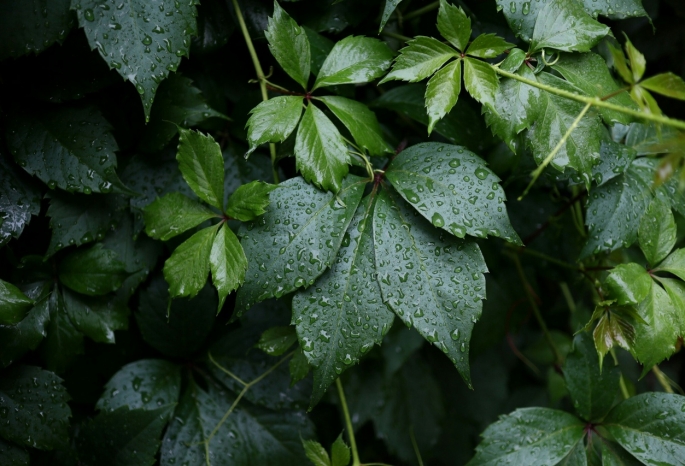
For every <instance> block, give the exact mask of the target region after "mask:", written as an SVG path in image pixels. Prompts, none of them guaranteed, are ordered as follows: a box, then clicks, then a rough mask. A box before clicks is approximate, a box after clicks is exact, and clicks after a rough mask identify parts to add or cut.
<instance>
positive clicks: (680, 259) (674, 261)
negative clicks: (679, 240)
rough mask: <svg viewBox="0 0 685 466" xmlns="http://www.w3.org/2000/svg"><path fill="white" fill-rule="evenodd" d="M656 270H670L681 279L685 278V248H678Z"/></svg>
mask: <svg viewBox="0 0 685 466" xmlns="http://www.w3.org/2000/svg"><path fill="white" fill-rule="evenodd" d="M654 272H670V273H672V274H673V275H675V276H676V277H678V278H680V279H681V280H685V249H676V250H675V251H673V253H672V254H671V255H670V256H668V257H667V258H666V259H664V261H663V262H662V263H661V264H659V266H658V267H657V268H656V269H654Z"/></svg>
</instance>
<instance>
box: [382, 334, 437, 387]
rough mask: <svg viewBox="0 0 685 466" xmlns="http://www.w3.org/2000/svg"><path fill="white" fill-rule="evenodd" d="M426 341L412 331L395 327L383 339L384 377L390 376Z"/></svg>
mask: <svg viewBox="0 0 685 466" xmlns="http://www.w3.org/2000/svg"><path fill="white" fill-rule="evenodd" d="M425 341H426V340H424V339H423V337H422V336H421V335H420V334H419V333H418V332H417V331H416V330H414V329H411V328H406V327H400V326H396V327H395V328H394V329H393V330H392V331H391V332H390V333H389V334H388V335H386V336H385V338H383V346H381V351H382V352H383V358H384V359H385V375H386V376H388V377H389V376H392V375H393V374H394V373H395V372H397V371H398V370H399V369H400V368H401V367H402V366H403V365H404V363H405V362H407V359H409V358H410V357H411V355H413V354H414V353H416V352H417V351H418V350H419V349H421V347H422V346H423V343H424V342H425Z"/></svg>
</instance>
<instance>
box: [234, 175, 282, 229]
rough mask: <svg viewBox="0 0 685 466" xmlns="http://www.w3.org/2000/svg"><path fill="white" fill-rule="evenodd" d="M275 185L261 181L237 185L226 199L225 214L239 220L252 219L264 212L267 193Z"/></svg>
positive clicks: (267, 200) (267, 198) (267, 199)
mask: <svg viewBox="0 0 685 466" xmlns="http://www.w3.org/2000/svg"><path fill="white" fill-rule="evenodd" d="M274 189H276V186H275V185H273V184H269V183H264V182H263V181H252V182H251V183H247V184H244V185H242V186H241V187H239V188H238V189H236V190H235V192H234V193H233V194H232V195H231V197H230V198H229V199H228V204H227V205H226V214H227V215H228V216H229V217H231V218H235V219H237V220H240V221H241V222H248V221H250V220H254V219H255V218H257V217H259V216H260V215H262V214H264V212H266V208H267V207H268V206H269V193H270V192H271V191H273V190H274Z"/></svg>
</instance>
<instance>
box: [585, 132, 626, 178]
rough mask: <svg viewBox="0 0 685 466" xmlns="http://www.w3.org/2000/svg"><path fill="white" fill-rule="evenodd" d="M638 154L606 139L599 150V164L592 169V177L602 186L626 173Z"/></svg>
mask: <svg viewBox="0 0 685 466" xmlns="http://www.w3.org/2000/svg"><path fill="white" fill-rule="evenodd" d="M636 155H637V153H636V152H635V150H634V149H633V148H631V147H628V146H626V145H624V144H619V143H617V142H614V141H612V140H611V139H609V138H606V139H605V140H603V141H602V145H601V147H600V149H599V162H597V165H595V166H594V167H592V172H593V175H592V177H593V178H594V179H595V181H596V182H597V185H601V184H604V183H606V182H607V181H609V180H611V179H612V178H616V177H617V176H618V175H620V174H621V173H624V172H625V171H626V170H627V169H628V167H629V166H630V163H631V162H632V161H633V160H634V159H635V156H636Z"/></svg>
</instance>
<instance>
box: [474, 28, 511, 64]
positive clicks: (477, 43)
mask: <svg viewBox="0 0 685 466" xmlns="http://www.w3.org/2000/svg"><path fill="white" fill-rule="evenodd" d="M513 47H514V44H510V43H509V42H507V41H505V40H504V39H502V38H501V37H499V36H497V35H495V34H481V35H480V36H478V37H476V38H475V39H474V40H473V42H471V44H470V45H469V47H468V48H467V49H466V52H465V53H466V54H467V55H470V56H472V57H479V58H495V57H498V56H500V55H502V54H503V53H504V52H506V51H507V50H509V49H511V48H513Z"/></svg>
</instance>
